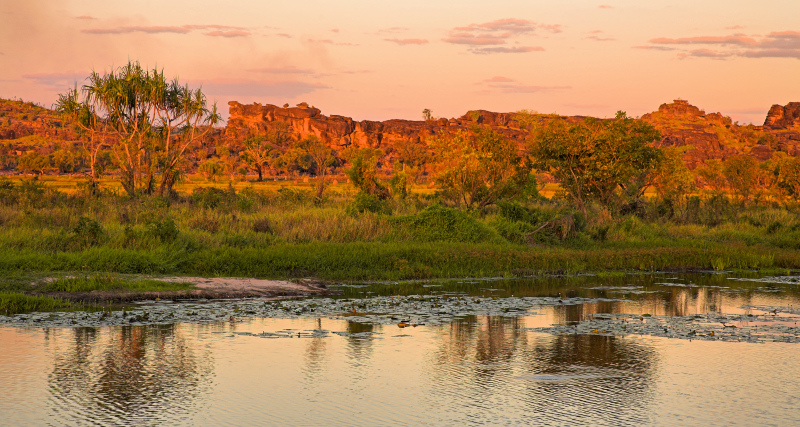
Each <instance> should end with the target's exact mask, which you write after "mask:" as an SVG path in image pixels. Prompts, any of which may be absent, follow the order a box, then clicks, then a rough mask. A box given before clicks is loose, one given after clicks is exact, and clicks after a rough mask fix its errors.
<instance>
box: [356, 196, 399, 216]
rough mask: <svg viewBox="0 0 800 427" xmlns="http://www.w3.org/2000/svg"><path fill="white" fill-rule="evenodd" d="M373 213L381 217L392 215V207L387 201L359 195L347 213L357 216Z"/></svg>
mask: <svg viewBox="0 0 800 427" xmlns="http://www.w3.org/2000/svg"><path fill="white" fill-rule="evenodd" d="M364 212H372V213H376V214H381V215H391V214H392V207H391V206H390V205H389V202H388V201H386V200H385V199H380V198H378V197H377V196H374V195H372V194H367V193H357V194H356V195H355V198H354V199H353V202H352V203H351V204H350V205H349V206H348V207H347V213H349V214H350V215H355V214H359V213H364Z"/></svg>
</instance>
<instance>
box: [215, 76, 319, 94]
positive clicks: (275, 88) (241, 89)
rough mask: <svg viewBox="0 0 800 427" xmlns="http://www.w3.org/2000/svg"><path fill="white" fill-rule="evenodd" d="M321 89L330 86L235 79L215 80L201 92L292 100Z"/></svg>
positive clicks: (299, 82) (297, 82)
mask: <svg viewBox="0 0 800 427" xmlns="http://www.w3.org/2000/svg"><path fill="white" fill-rule="evenodd" d="M322 89H330V86H326V85H323V84H321V83H316V82H314V83H312V82H303V81H276V82H261V81H255V80H235V79H215V80H210V81H207V82H205V83H204V84H203V91H204V92H205V93H207V94H209V95H213V96H242V97H245V96H247V97H264V98H269V97H281V98H294V97H296V96H299V95H303V94H306V93H311V92H314V91H317V90H322Z"/></svg>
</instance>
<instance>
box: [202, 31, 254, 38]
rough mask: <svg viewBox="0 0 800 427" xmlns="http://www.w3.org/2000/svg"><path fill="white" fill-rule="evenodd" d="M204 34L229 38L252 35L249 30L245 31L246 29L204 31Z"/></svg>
mask: <svg viewBox="0 0 800 427" xmlns="http://www.w3.org/2000/svg"><path fill="white" fill-rule="evenodd" d="M203 35H206V36H212V37H228V38H230V37H247V36H249V35H250V32H249V31H244V30H230V31H220V30H216V31H209V32H207V33H203Z"/></svg>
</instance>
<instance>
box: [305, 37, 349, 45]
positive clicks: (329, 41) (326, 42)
mask: <svg viewBox="0 0 800 427" xmlns="http://www.w3.org/2000/svg"><path fill="white" fill-rule="evenodd" d="M306 41H307V42H309V43H316V44H330V45H334V46H358V45H357V44H354V43H337V42H334V41H333V40H331V39H307V40H306Z"/></svg>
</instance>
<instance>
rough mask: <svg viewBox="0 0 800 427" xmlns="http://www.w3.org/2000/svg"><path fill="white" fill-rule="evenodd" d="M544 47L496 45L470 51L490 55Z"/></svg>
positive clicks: (536, 50) (524, 51)
mask: <svg viewBox="0 0 800 427" xmlns="http://www.w3.org/2000/svg"><path fill="white" fill-rule="evenodd" d="M543 50H544V48H543V47H541V46H514V47H506V46H495V47H479V48H474V49H470V52H472V53H476V54H478V55H488V54H491V53H528V52H541V51H543Z"/></svg>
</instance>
